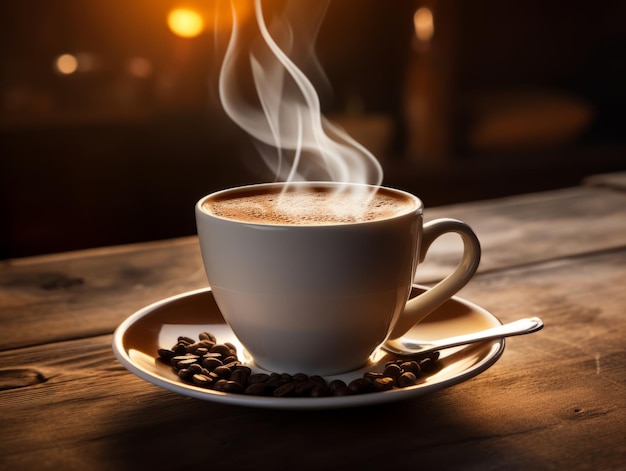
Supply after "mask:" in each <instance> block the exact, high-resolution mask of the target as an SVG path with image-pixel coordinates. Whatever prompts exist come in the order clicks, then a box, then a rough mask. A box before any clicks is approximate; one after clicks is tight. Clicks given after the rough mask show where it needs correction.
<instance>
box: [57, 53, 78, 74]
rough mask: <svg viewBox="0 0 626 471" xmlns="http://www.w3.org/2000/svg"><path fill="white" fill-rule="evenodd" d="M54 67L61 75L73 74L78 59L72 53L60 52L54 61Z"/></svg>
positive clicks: (76, 68) (76, 67)
mask: <svg viewBox="0 0 626 471" xmlns="http://www.w3.org/2000/svg"><path fill="white" fill-rule="evenodd" d="M54 68H55V69H56V71H57V72H59V73H60V74H63V75H70V74H73V73H74V72H76V71H77V70H78V59H76V56H74V55H72V54H61V55H60V56H59V57H57V59H56V61H54Z"/></svg>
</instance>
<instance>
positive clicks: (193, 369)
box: [187, 363, 203, 375]
mask: <svg viewBox="0 0 626 471" xmlns="http://www.w3.org/2000/svg"><path fill="white" fill-rule="evenodd" d="M187 369H188V370H189V372H190V373H191V374H194V375H195V374H198V373H202V369H203V368H202V366H201V365H200V363H193V364H191V365H189V367H188V368H187Z"/></svg>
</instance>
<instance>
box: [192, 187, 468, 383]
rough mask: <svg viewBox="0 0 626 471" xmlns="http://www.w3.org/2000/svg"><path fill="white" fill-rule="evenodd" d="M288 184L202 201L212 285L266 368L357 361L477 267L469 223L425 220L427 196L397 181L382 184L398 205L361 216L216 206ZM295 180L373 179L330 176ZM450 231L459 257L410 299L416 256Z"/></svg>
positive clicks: (309, 370)
mask: <svg viewBox="0 0 626 471" xmlns="http://www.w3.org/2000/svg"><path fill="white" fill-rule="evenodd" d="M284 188H285V184H283V183H270V184H259V185H250V186H244V187H238V188H231V189H227V190H223V191H219V192H216V193H213V194H211V195H208V196H206V197H204V198H202V199H201V200H200V201H198V203H197V204H196V223H197V229H198V235H199V241H200V248H201V252H202V257H203V261H204V267H205V271H206V274H207V279H208V282H209V285H210V287H211V289H212V291H213V295H214V297H215V300H216V302H217V305H218V307H219V308H220V311H221V312H222V315H223V316H224V319H225V320H226V322H227V323H228V324H229V326H230V327H231V328H232V330H233V332H234V333H235V335H236V336H237V338H238V339H239V340H240V341H241V343H242V344H243V345H244V347H245V348H246V350H247V352H248V353H249V354H250V355H251V356H252V358H253V359H254V362H255V363H256V364H257V365H258V366H260V367H261V368H264V369H267V370H269V371H274V372H278V373H283V372H287V373H298V372H301V373H306V374H319V375H332V374H338V373H341V372H346V371H350V370H353V369H356V368H359V367H361V366H363V365H364V364H365V363H366V362H367V361H368V359H369V357H370V355H371V354H372V353H373V352H374V351H375V350H376V349H377V348H378V347H379V346H380V345H381V344H382V343H383V342H384V341H385V340H386V339H387V338H396V337H400V336H401V335H402V334H404V333H405V332H406V331H407V330H408V329H410V328H411V327H412V326H413V325H415V324H416V323H418V322H419V321H420V320H422V319H423V318H424V317H425V316H427V315H428V314H429V313H431V312H432V311H433V310H434V309H436V308H437V307H438V306H439V305H441V304H442V303H443V302H445V301H446V300H447V299H449V298H450V297H451V296H453V295H454V294H455V293H456V292H457V291H458V290H459V289H461V288H462V287H463V286H464V285H465V284H466V283H467V282H468V281H469V280H470V278H471V277H472V275H473V274H474V273H475V271H476V269H477V267H478V263H479V260H480V244H479V242H478V239H477V237H476V235H475V234H474V232H473V231H472V230H471V228H470V227H469V226H467V225H466V224H465V223H463V222H461V221H458V220H454V219H437V220H434V221H431V222H428V223H426V224H423V204H422V202H421V201H420V200H419V199H418V198H417V197H415V196H414V195H411V194H409V193H406V192H403V191H400V190H394V189H390V188H380V189H379V193H380V194H382V195H384V196H385V197H390V198H391V199H397V201H399V202H401V203H402V204H399V209H398V210H397V211H396V212H395V214H393V215H387V216H383V217H381V218H379V219H374V220H368V221H361V222H350V221H348V222H339V223H337V222H336V221H326V222H321V223H320V222H319V221H318V222H316V223H311V224H309V223H306V224H293V223H290V222H277V221H273V220H272V219H271V218H269V219H267V220H261V221H252V220H246V218H245V217H239V216H238V215H228V214H226V213H219V214H218V212H216V210H215V209H214V206H215V203H216V202H220V201H231V200H237V199H238V198H241V197H242V196H247V195H250V194H259V193H261V194H264V193H268V194H272V195H278V194H279V193H280V191H281V189H284ZM288 188H289V189H290V191H302V190H303V189H311V188H314V189H316V191H318V192H323V193H326V192H329V191H331V190H338V191H346V189H357V190H359V189H360V190H363V189H367V190H373V189H375V188H374V187H367V186H363V185H352V184H348V185H346V184H336V183H326V182H324V183H297V184H293V183H292V184H289V187H288ZM313 206H314V204H313V203H311V204H310V205H307V207H302V208H298V209H294V208H292V209H293V211H292V212H294V213H299V212H300V211H301V210H302V211H309V210H310V209H311V208H312V207H313ZM212 208H213V209H212ZM325 211H326V210H325V209H321V210H320V213H322V214H323V213H324V212H325ZM449 232H455V233H458V234H459V235H460V236H461V237H462V240H463V243H464V244H463V245H464V250H463V255H462V259H461V262H460V264H459V265H458V267H457V268H456V269H455V270H454V271H453V272H452V273H451V274H450V275H449V276H448V277H447V278H445V279H444V280H443V281H441V282H439V283H438V284H437V285H435V286H434V287H433V288H431V289H429V290H428V291H426V292H425V293H423V294H421V295H419V296H418V297H416V298H414V299H412V300H411V301H409V302H407V299H408V297H409V292H410V290H411V285H412V283H413V278H414V275H415V269H416V268H417V265H418V263H420V262H421V261H423V259H424V257H425V255H426V251H427V250H428V247H429V246H430V244H431V243H432V242H433V241H434V240H435V239H436V238H438V237H439V236H441V235H442V234H445V233H449Z"/></svg>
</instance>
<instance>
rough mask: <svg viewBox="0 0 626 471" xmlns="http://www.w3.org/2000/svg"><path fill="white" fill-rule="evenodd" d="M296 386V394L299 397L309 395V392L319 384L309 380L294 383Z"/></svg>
mask: <svg viewBox="0 0 626 471" xmlns="http://www.w3.org/2000/svg"><path fill="white" fill-rule="evenodd" d="M294 384H295V388H294V392H295V393H296V394H297V395H298V396H306V395H308V394H309V392H310V391H311V390H312V389H313V388H315V387H317V386H318V384H317V383H315V382H314V381H311V380H310V379H307V380H305V381H299V382H297V383H296V382H294Z"/></svg>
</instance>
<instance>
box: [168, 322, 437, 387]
mask: <svg viewBox="0 0 626 471" xmlns="http://www.w3.org/2000/svg"><path fill="white" fill-rule="evenodd" d="M198 338H199V340H198V341H195V340H193V339H192V338H190V337H187V336H180V337H178V340H177V343H176V344H175V345H174V346H173V347H172V348H171V349H167V348H159V349H158V350H157V355H158V358H159V359H160V360H161V361H165V362H169V363H170V364H171V365H172V366H173V367H174V370H175V372H176V374H177V375H178V376H179V377H180V378H181V379H182V380H183V381H185V382H189V383H192V384H195V385H197V386H200V387H204V388H209V389H213V390H215V391H223V392H226V393H230V394H241V393H243V394H250V395H260V396H267V395H272V394H273V395H274V396H275V397H288V396H297V397H307V396H308V397H323V396H330V395H334V396H346V395H351V394H365V393H368V392H382V391H389V390H391V389H393V388H394V387H399V388H405V387H409V386H413V385H415V384H417V382H418V377H419V376H420V375H423V374H427V373H432V372H434V371H437V370H438V369H439V365H438V363H437V360H438V359H439V352H432V353H429V354H425V355H424V356H422V357H420V358H419V359H411V360H392V361H389V362H387V363H386V364H385V368H384V370H383V372H382V373H381V372H379V371H368V372H366V373H364V374H363V376H362V377H361V378H357V379H354V380H353V381H351V382H350V383H349V384H348V385H346V383H345V382H344V381H341V380H339V379H336V380H333V381H331V383H330V384H327V383H326V380H325V379H324V378H323V377H321V376H319V375H311V376H308V375H306V374H304V373H296V374H293V375H292V374H288V373H282V374H279V373H271V374H266V373H255V374H252V370H251V369H250V368H249V367H247V366H244V365H242V363H241V362H240V361H239V359H238V358H237V349H236V346H235V345H234V344H232V343H228V342H227V343H223V344H218V343H217V339H216V338H215V336H214V335H213V334H211V333H210V332H201V333H200V334H199V336H198Z"/></svg>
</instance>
